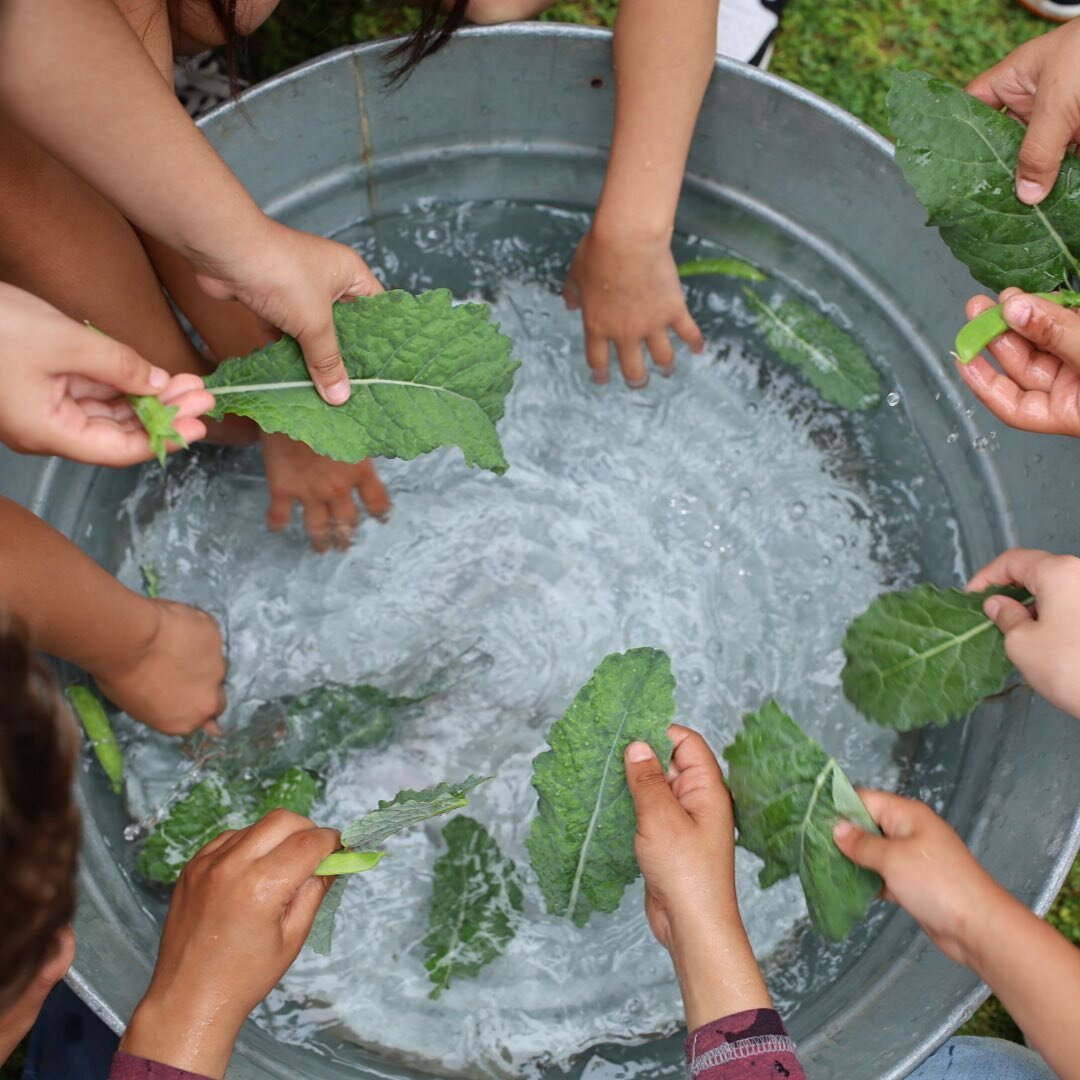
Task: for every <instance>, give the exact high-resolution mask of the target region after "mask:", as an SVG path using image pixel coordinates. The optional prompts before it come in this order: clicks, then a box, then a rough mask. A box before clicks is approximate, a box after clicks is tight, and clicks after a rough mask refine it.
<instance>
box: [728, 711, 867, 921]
mask: <svg viewBox="0 0 1080 1080" xmlns="http://www.w3.org/2000/svg"><path fill="white" fill-rule="evenodd" d="M724 758H725V760H726V761H727V763H728V766H729V768H728V786H729V787H730V789H731V797H732V801H733V802H734V804H735V823H736V825H737V826H738V829H739V844H740V845H741V846H742V847H744V848H746V849H747V851H751V852H753V854H755V855H757V856H758V858H760V859H763V860H764V862H765V865H764V866H763V867H762V868H761V871H760V873H759V874H758V881H759V883H760V884H761V887H762V888H763V889H767V888H768V887H769V886H770V885H773V884H775V883H776V882H777V881H780V880H781V879H782V878H786V877H789V876H790V875H791V874H798V876H799V881H800V882H801V883H802V887H803V892H804V893H805V894H806V906H807V909H808V910H809V912H810V919H811V922H813V924H814V928H815V929H816V930H817V931H818V933H819V934H821V936H822V937H824V938H826V939H827V940H829V941H843V940H844V938H846V937H847V936H848V934H850V933H851V930H852V928H853V927H854V926H855V925H856V924H857V923H858V922H860V921H861V920H862V919H864V918H865V917H866V913H867V911H868V910H869V908H870V904H871V903H872V902H873V900H874V898H875V897H876V896H877V895H878V893H879V892H880V891H881V878H880V877H878V875H877V874H875V873H873V872H872V871H870V870H864V869H863V868H862V867H860V866H856V865H855V863H853V862H851V861H850V860H849V859H848V858H847V857H846V856H844V855H843V854H842V853H841V851H840V849H839V848H838V847H837V846H836V844H835V842H834V841H833V837H832V830H833V826H834V825H835V824H836V823H837V822H838V821H840V820H841V819H847V820H849V821H853V822H855V824H856V825H858V826H860V827H861V828H863V829H867V830H869V831H871V832H875V833H880V830H879V829H878V827H877V825H876V824H875V823H874V820H873V818H871V817H870V813H869V811H868V810H867V809H866V807H865V806H864V805H863V804H862V802H861V800H860V799H859V796H858V795H857V794H856V792H855V789H854V788H853V787H852V786H851V783H850V781H849V780H848V778H847V777H846V776H845V775H844V772H843V770H842V769H841V768H840V766H839V765H838V764H837V762H836V760H835V759H834V758H831V757H829V755H828V754H826V753H825V751H824V750H823V749H822V748H821V747H820V746H819V745H818V744H817V743H816V742H815V741H814V740H813V739H811V738H810V737H809V736H808V735H806V734H805V733H804V732H803V731H802V729H801V728H800V727H799V725H798V724H796V723H795V721H794V720H792V719H791V717H790V716H788V715H787V713H785V712H784V710H783V709H781V708H780V706H779V705H778V704H777V703H776V702H775V701H768V702H766V703H765V704H764V705H763V706H762V707H761V708H760V709H759V710H758V711H757V712H756V713H749V714H748V715H746V716H744V717H743V730H742V731H741V732H740V733H739V734H738V735H737V736H736V737H735V741H734V742H733V743H732V744H731V745H730V746H729V747H728V748H727V749H726V750H725V751H724Z"/></svg>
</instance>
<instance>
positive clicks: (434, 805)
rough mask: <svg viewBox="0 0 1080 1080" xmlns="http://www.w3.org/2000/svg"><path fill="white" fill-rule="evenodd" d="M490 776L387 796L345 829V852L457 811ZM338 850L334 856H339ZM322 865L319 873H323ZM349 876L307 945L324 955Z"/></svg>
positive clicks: (336, 888)
mask: <svg viewBox="0 0 1080 1080" xmlns="http://www.w3.org/2000/svg"><path fill="white" fill-rule="evenodd" d="M490 779H491V777H490V776H470V777H469V778H468V779H467V780H463V781H462V782H461V783H459V784H451V783H448V782H446V781H444V782H443V783H441V784H436V785H435V786H434V787H430V788H424V789H423V790H422V791H412V790H409V789H406V790H405V791H399V792H398V793H397V794H396V795H395V796H394V797H393V798H392V799H383V800H381V801H380V802H379V806H378V809H377V810H372V811H371V813H370V814H365V815H364V816H363V817H361V818H357V819H356V821H354V822H353V823H352V824H351V825H349V826H347V827H346V828H345V829H343V830H342V832H341V846H342V848H343V849H344V850H345V851H352V850H357V849H361V848H362V849H364V850H365V851H367V850H369V849H371V848H374V847H377V846H378V845H379V844H381V843H383V842H384V841H385V840H387V839H389V838H390V837H391V836H393V835H394V833H397V832H400V831H401V830H402V829H407V828H409V826H410V825H418V824H419V823H420V822H421V821H426V820H427V819H428V818H433V817H437V816H438V815H439V814H448V813H450V811H451V810H457V809H459V808H460V807H462V806H468V805H469V799H468V796H469V794H470V793H471V792H472V790H473V789H474V788H476V787H477V786H478V785H480V784H483V783H484V782H485V781H487V780H490ZM340 854H341V853H340V852H335V854H334V855H332V856H330V858H335V857H337V856H339V855H340ZM319 869H320V868H319V867H316V868H315V873H316V874H318V873H319ZM347 881H348V879H347V878H345V879H342V880H340V881H336V882H335V883H334V885H333V887H332V888H331V889H330V891H329V892H328V893H327V894H326V898H325V899H324V900H323V902H322V905H321V907H320V908H319V911H318V914H317V915H316V916H315V922H314V923H313V924H312V927H311V932H310V933H309V934H308V939H307V944H308V945H310V946H311V948H312V949H313V950H314V951H315V952H317V953H319V954H320V955H321V956H327V955H329V953H330V949H331V947H332V945H333V938H334V917H335V916H336V915H337V909H338V907H339V906H340V905H341V898H342V893H343V892H344V886H345V883H346V882H347Z"/></svg>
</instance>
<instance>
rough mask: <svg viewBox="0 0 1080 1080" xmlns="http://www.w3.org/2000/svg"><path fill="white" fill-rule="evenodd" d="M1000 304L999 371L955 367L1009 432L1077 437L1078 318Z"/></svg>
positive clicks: (979, 360)
mask: <svg viewBox="0 0 1080 1080" xmlns="http://www.w3.org/2000/svg"><path fill="white" fill-rule="evenodd" d="M1077 26H1078V27H1080V23H1078V24H1077ZM1001 300H1002V302H1003V303H1004V305H1005V306H1004V309H1003V313H1004V315H1005V321H1006V322H1007V323H1008V324H1009V326H1010V327H1012V331H1011V332H1010V333H1007V334H1002V335H1001V337H999V338H998V339H997V340H996V341H994V342H993V343H992V344H991V345H990V350H989V351H990V355H991V356H993V357H994V359H995V360H997V362H998V363H999V364H1000V365H1001V368H1002V371H1001V372H998V371H996V370H995V369H994V367H993V366H992V365H991V364H990V363H989V362H988V361H987V360H986V359H985V358H983V357H982V356H977V357H975V359H974V360H972V361H971V363H970V364H959V363H958V364H957V368H958V369H959V372H960V376H961V378H963V380H964V382H966V383H967V384H968V386H969V387H970V388H971V391H972V393H974V395H975V396H976V397H977V398H978V399H979V400H980V401H981V402H982V403H983V404H984V405H985V406H986V407H987V408H988V409H989V410H990V411H991V412H992V413H993V414H994V415H995V416H996V417H997V418H998V419H999V420H1001V421H1002V422H1003V423H1006V424H1008V425H1009V427H1014V428H1019V429H1020V430H1022V431H1034V432H1038V433H1040V434H1045V435H1073V436H1075V437H1080V313H1077V312H1076V311H1070V310H1068V309H1067V308H1063V307H1060V306H1058V305H1057V304H1053V303H1051V302H1050V301H1049V300H1041V299H1040V298H1039V297H1037V296H1029V295H1027V294H1025V293H1022V292H1020V290H1019V289H1006V290H1005V291H1004V292H1003V293H1002V294H1001ZM992 306H993V301H992V300H991V299H990V298H989V297H987V296H975V297H972V298H971V299H970V300H969V301H968V302H967V307H966V311H967V316H968V318H969V319H973V318H974V317H975V316H976V315H978V314H980V313H981V312H983V311H985V310H986V309H987V308H989V307H992Z"/></svg>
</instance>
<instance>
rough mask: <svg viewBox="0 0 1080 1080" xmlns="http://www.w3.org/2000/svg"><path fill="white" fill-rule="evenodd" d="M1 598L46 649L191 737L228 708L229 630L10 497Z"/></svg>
mask: <svg viewBox="0 0 1080 1080" xmlns="http://www.w3.org/2000/svg"><path fill="white" fill-rule="evenodd" d="M0 602H2V603H3V605H4V606H5V607H7V608H8V609H9V610H10V611H11V612H13V613H14V614H15V615H18V616H19V617H20V618H21V619H22V620H23V621H24V622H25V623H26V625H27V626H28V627H29V628H30V632H31V636H32V638H33V640H34V645H35V646H36V647H37V648H39V649H41V650H42V651H44V652H47V653H52V655H54V656H59V657H62V658H63V659H65V660H70V661H71V662H72V663H74V664H78V665H79V667H81V668H82V669H83V670H84V671H87V672H89V673H90V674H91V675H92V676H93V677H94V679H95V680H96V682H97V684H98V686H99V687H100V688H101V691H102V693H103V694H105V696H106V697H107V698H109V700H110V701H112V702H113V703H114V704H116V705H118V706H119V707H120V708H122V709H124V710H125V711H126V712H127V713H129V714H130V715H131V716H133V717H134V718H135V719H136V720H141V721H142V722H143V723H144V724H147V725H148V726H149V727H152V728H156V729H157V730H158V731H163V732H165V733H166V734H169V735H186V734H188V733H189V732H192V731H194V730H195V729H196V728H199V727H202V726H203V725H206V724H209V723H211V722H212V721H213V719H214V718H215V717H216V716H218V715H219V714H220V713H221V712H222V711H223V710H224V708H225V695H224V692H223V690H222V683H223V682H224V679H225V659H224V657H223V655H222V641H221V632H220V631H219V630H218V626H217V623H216V622H214V620H213V619H212V618H211V617H210V616H209V615H207V614H206V612H204V611H199V610H197V609H196V608H193V607H189V606H188V605H186V604H177V603H173V602H172V601H169V600H149V599H147V598H146V597H145V596H140V595H139V594H138V593H135V592H132V590H131V589H128V588H126V587H125V586H123V585H121V584H120V582H119V581H117V580H116V578H114V577H113V576H112V575H111V574H109V573H107V572H106V571H105V570H103V569H102V568H101V567H100V566H98V564H97V563H96V562H94V560H93V559H91V558H90V557H89V556H88V555H86V554H84V553H83V552H82V551H80V550H79V549H78V548H77V547H76V546H75V545H74V544H73V543H71V542H70V541H69V540H67V539H66V538H65V537H63V536H61V534H60V533H58V532H57V531H56V530H55V529H53V528H52V527H51V526H50V525H47V524H46V523H45V522H44V521H42V520H41V519H40V518H37V517H35V516H34V515H33V514H31V513H30V512H29V511H28V510H24V509H23V508H22V507H21V506H19V505H18V504H17V503H14V502H12V501H11V500H9V499H2V498H0Z"/></svg>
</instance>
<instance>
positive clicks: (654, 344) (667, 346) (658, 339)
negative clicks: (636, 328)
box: [646, 330, 675, 375]
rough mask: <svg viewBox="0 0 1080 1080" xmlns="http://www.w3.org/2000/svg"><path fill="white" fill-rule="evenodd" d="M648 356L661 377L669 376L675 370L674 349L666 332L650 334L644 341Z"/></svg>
mask: <svg viewBox="0 0 1080 1080" xmlns="http://www.w3.org/2000/svg"><path fill="white" fill-rule="evenodd" d="M646 342H647V344H648V346H649V355H650V356H651V357H652V360H653V363H654V364H655V365H656V366H657V368H659V370H660V374H661V375H670V374H671V373H672V372H673V371H674V370H675V348H674V346H673V345H672V344H671V338H670V337H668V335H667V332H666V331H663V330H661V331H659V332H658V333H655V334H650V335H649V336H648V338H647V339H646Z"/></svg>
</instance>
